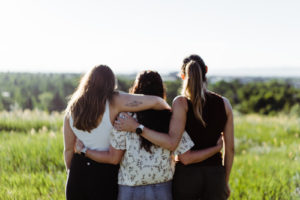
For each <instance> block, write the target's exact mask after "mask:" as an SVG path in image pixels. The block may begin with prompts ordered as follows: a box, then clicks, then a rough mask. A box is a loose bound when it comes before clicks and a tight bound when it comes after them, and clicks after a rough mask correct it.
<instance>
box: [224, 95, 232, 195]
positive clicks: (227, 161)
mask: <svg viewBox="0 0 300 200" xmlns="http://www.w3.org/2000/svg"><path fill="white" fill-rule="evenodd" d="M223 99H224V104H225V110H226V115H227V122H226V125H225V128H224V132H223V134H224V143H225V156H224V166H225V171H226V175H225V180H226V183H227V195H228V197H229V196H230V188H229V184H228V183H229V176H230V172H231V168H232V164H233V158H234V124H233V113H232V107H231V105H230V102H229V101H228V99H226V98H223Z"/></svg>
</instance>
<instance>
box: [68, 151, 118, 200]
mask: <svg viewBox="0 0 300 200" xmlns="http://www.w3.org/2000/svg"><path fill="white" fill-rule="evenodd" d="M118 170H119V165H110V164H103V163H97V162H95V161H93V160H91V159H89V158H86V157H84V156H81V155H79V154H74V156H73V158H72V162H71V167H70V172H69V175H68V180H67V185H66V199H67V200H98V199H105V200H114V199H117V197H118Z"/></svg>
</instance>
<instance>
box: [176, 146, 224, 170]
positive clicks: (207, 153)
mask: <svg viewBox="0 0 300 200" xmlns="http://www.w3.org/2000/svg"><path fill="white" fill-rule="evenodd" d="M220 149H221V148H220V147H218V146H214V147H210V148H207V149H203V150H197V151H192V150H191V151H188V152H186V153H184V154H182V155H179V156H178V158H179V160H180V161H181V162H182V163H183V164H184V165H189V164H193V163H198V162H201V161H203V160H206V159H207V158H209V157H211V156H213V155H215V154H216V153H218V152H220Z"/></svg>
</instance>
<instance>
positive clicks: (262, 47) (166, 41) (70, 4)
mask: <svg viewBox="0 0 300 200" xmlns="http://www.w3.org/2000/svg"><path fill="white" fill-rule="evenodd" d="M299 10H300V1H297V0H286V1H281V0H265V1H259V0H253V1H248V2H245V1H236V0H228V1H221V0H213V1H197V0H191V1H181V0H166V1H158V0H154V1H151V2H150V1H144V0H128V1H108V0H103V1H102V0H101V1H98V0H90V1H84V2H83V1H80V0H72V1H71V0H65V1H59V0H52V1H33V0H28V1H22V0H9V1H1V2H0V25H1V32H0V55H1V59H0V69H1V70H0V71H25V72H76V73H81V72H85V71H86V70H87V69H88V68H90V67H92V66H94V65H95V64H102V63H103V64H107V65H109V66H110V67H111V68H112V69H113V71H115V72H116V73H135V72H138V71H141V70H142V69H144V68H148V67H150V68H151V69H154V70H157V71H159V72H161V73H167V72H170V71H178V69H179V66H180V64H181V62H182V60H183V58H184V57H186V56H188V55H190V54H199V55H200V56H201V57H202V58H203V59H204V61H205V63H206V64H207V65H208V67H209V75H214V74H233V75H234V74H239V75H243V74H245V75H249V76H251V75H280V74H284V75H297V76H298V75H299V72H297V73H294V71H295V70H296V68H298V67H299V68H300V56H299V52H300V37H299V35H300V20H299V19H300V12H299ZM262 66H263V67H262ZM281 66H287V67H288V68H289V67H293V68H295V70H294V69H293V70H290V72H286V70H285V69H280V70H275V71H276V72H274V69H277V68H282V67H281ZM265 68H266V70H265ZM257 69H258V70H257ZM227 71H230V73H227ZM257 71H260V73H257ZM296 71H298V70H296Z"/></svg>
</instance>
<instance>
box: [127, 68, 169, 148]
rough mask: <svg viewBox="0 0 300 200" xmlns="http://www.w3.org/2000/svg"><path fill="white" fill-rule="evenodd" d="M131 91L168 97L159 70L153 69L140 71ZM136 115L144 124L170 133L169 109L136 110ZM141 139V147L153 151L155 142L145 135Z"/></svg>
mask: <svg viewBox="0 0 300 200" xmlns="http://www.w3.org/2000/svg"><path fill="white" fill-rule="evenodd" d="M129 92H130V93H134V94H145V95H154V96H158V97H161V98H164V99H165V98H166V91H165V88H164V85H163V81H162V78H161V76H160V75H159V73H158V72H156V71H151V70H146V71H142V72H140V73H139V74H138V75H137V77H136V79H135V81H134V84H133V86H132V87H131V88H130V90H129ZM136 115H137V120H138V122H139V123H141V124H143V125H144V126H146V127H148V128H151V129H153V130H156V131H159V132H163V133H168V129H169V123H170V118H171V112H170V111H169V110H162V111H159V110H145V111H141V112H136ZM140 139H141V148H144V149H145V150H146V151H148V152H150V153H151V146H152V145H153V144H152V143H151V142H150V141H148V140H146V139H145V138H143V137H140Z"/></svg>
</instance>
